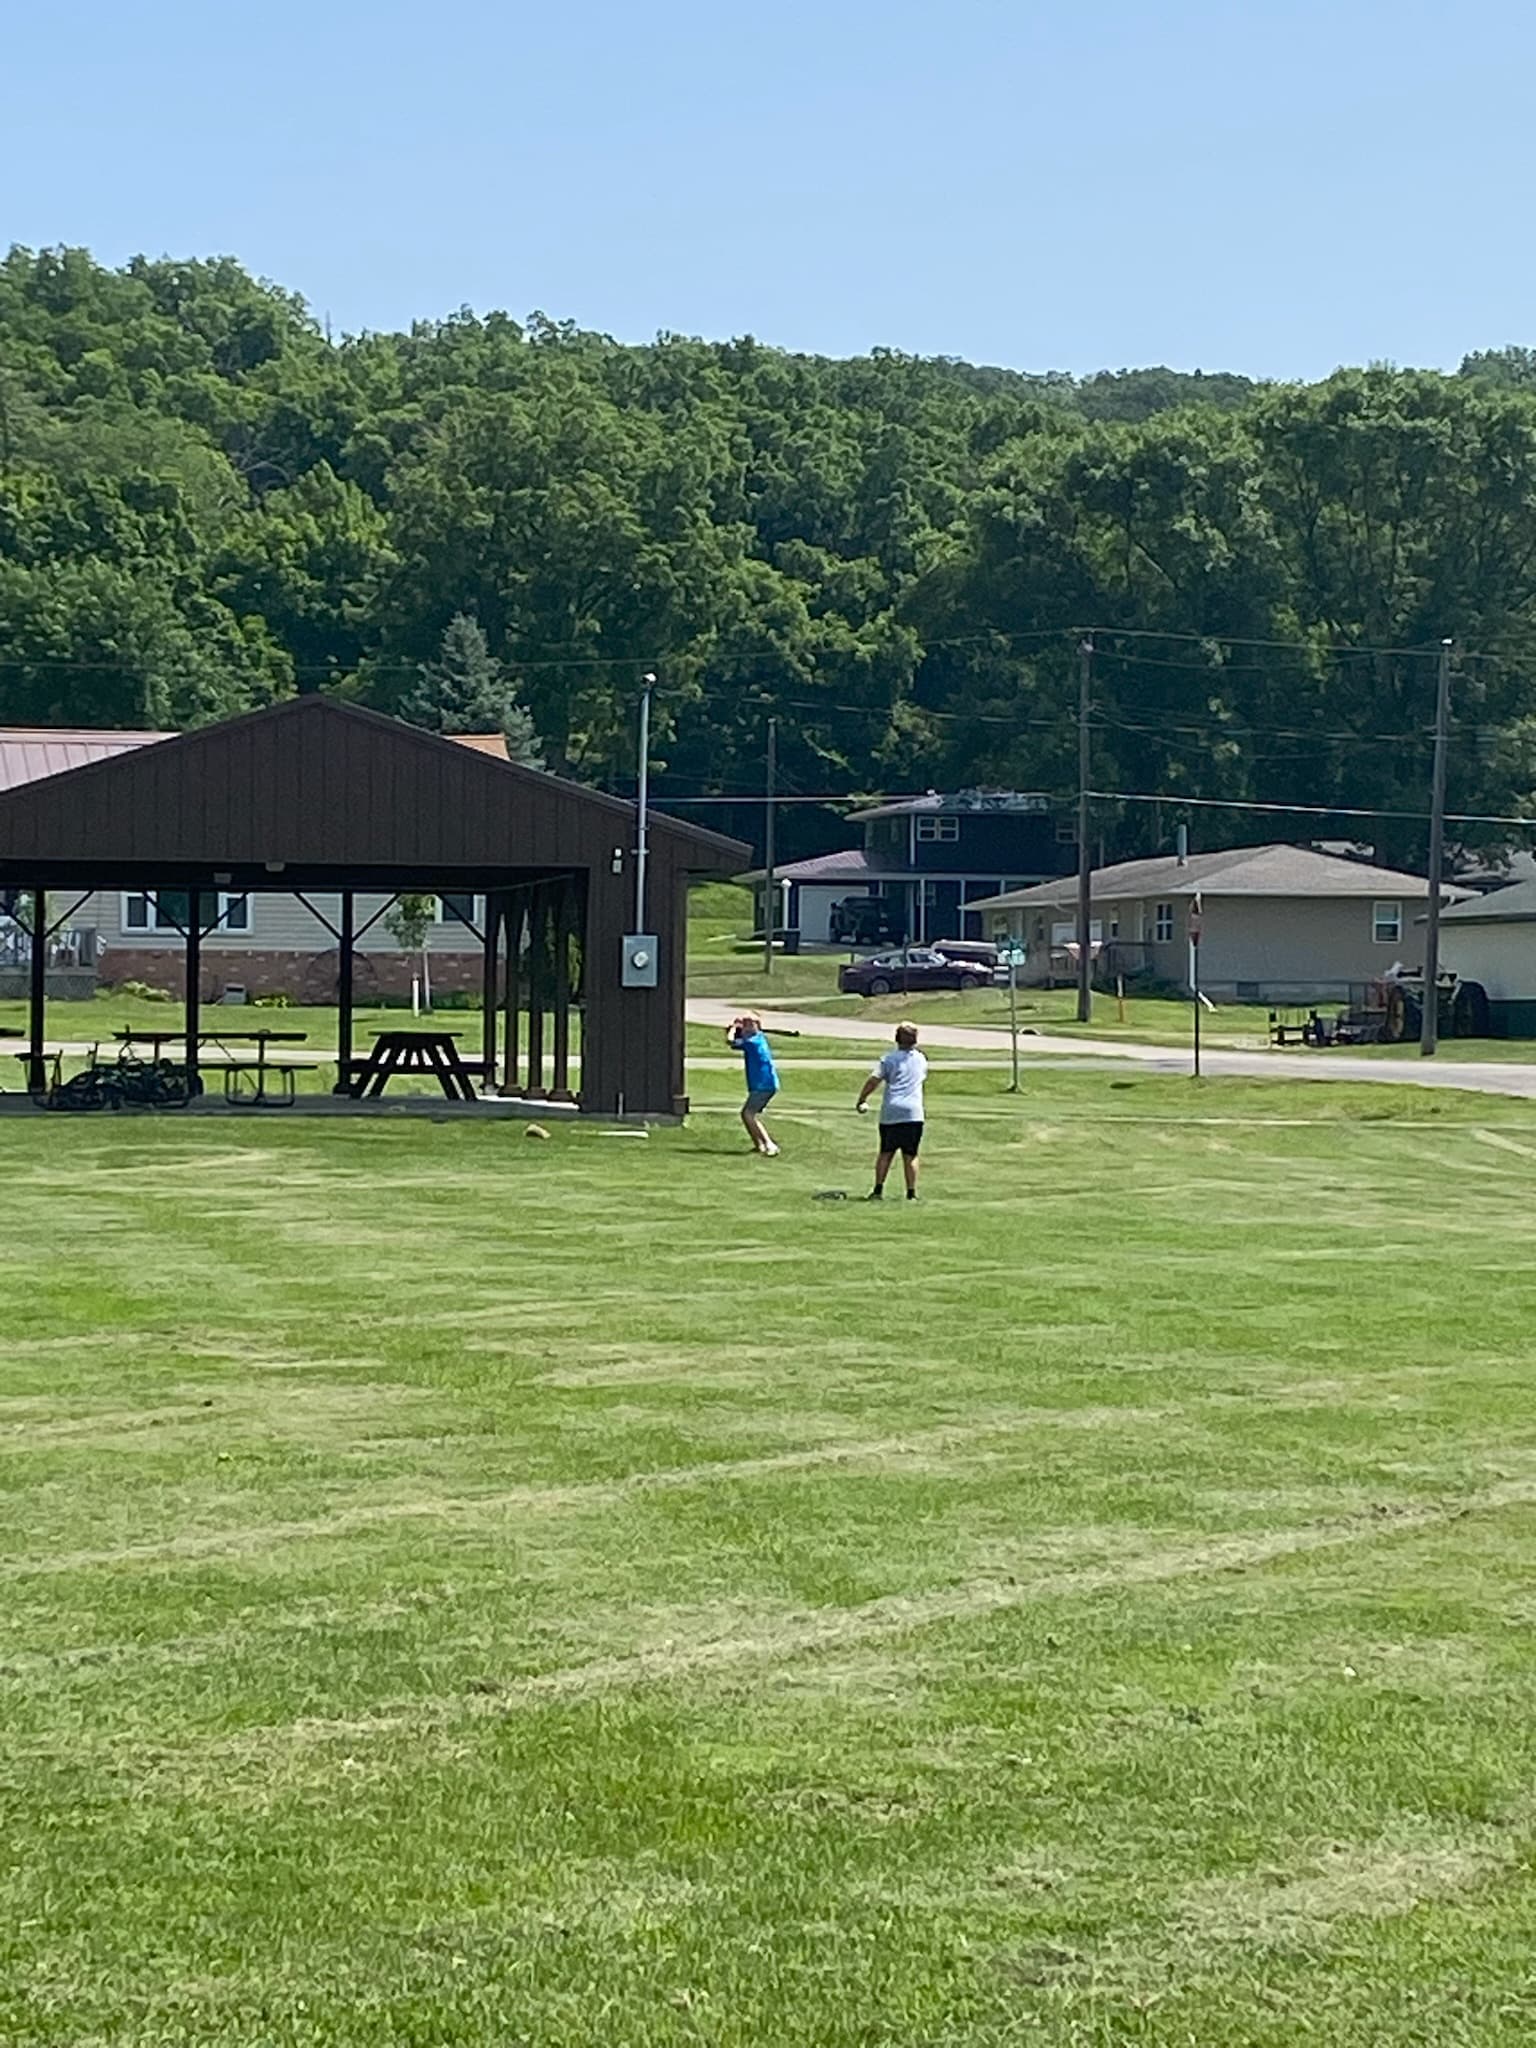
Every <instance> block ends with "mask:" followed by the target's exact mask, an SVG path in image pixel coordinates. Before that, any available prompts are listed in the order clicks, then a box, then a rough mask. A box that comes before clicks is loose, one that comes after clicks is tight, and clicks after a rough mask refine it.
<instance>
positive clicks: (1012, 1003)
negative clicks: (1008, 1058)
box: [1008, 946, 1022, 1095]
mask: <svg viewBox="0 0 1536 2048" xmlns="http://www.w3.org/2000/svg"><path fill="white" fill-rule="evenodd" d="M1021 957H1022V955H1021V954H1020V952H1019V949H1018V947H1017V946H1010V947H1009V948H1008V1032H1009V1036H1010V1037H1011V1038H1012V1040H1013V1080H1012V1082H1011V1083H1010V1084H1009V1089H1008V1092H1009V1094H1010V1095H1017V1094H1018V1092H1019V961H1020V959H1021Z"/></svg>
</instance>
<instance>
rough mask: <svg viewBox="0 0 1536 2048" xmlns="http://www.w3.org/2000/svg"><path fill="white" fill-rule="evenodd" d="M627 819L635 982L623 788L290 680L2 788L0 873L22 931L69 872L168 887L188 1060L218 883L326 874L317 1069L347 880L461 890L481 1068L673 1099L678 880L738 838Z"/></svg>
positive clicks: (720, 870)
mask: <svg viewBox="0 0 1536 2048" xmlns="http://www.w3.org/2000/svg"><path fill="white" fill-rule="evenodd" d="M647 836H648V844H649V859H648V863H647V886H646V901H647V916H646V929H647V930H648V931H649V932H652V933H654V934H656V935H657V940H658V945H657V948H656V952H657V960H658V968H657V971H656V974H655V985H654V986H653V987H643V986H641V987H636V986H627V985H625V984H626V974H625V970H624V965H623V962H624V955H625V939H626V936H627V935H628V934H630V933H631V932H632V931H633V930H634V917H635V858H636V851H637V814H636V809H635V806H634V805H633V804H630V803H626V802H624V801H622V800H621V799H619V798H617V797H610V796H604V795H601V794H600V793H598V792H596V791H594V790H590V789H583V788H581V787H580V786H579V785H577V784H575V783H571V782H565V781H562V780H561V779H560V778H558V777H556V776H553V775H544V774H540V773H537V772H536V771H534V770H532V769H527V768H519V767H515V766H513V765H512V764H511V763H509V762H507V761H503V760H497V759H495V758H494V757H492V756H489V755H487V754H483V753H480V752H477V751H476V750H475V749H473V748H470V747H463V746H457V745H455V744H454V743H453V742H451V741H449V740H444V739H440V738H438V737H437V736H436V735H434V734H432V733H426V732H421V731H419V730H418V729H417V728H415V727H414V726H408V725H402V724H401V723H400V722H399V721H398V720H396V719H392V718H385V717H381V716H380V715H379V714H378V713H377V712H372V711H364V710H361V709H359V708H358V707H357V706H355V705H350V704H346V703H343V702H340V701H338V700H337V699H336V698H333V697H325V696H308V697H297V698H294V699H291V700H290V701H289V702H287V703H284V704H280V705H277V706H275V707H274V708H272V709H271V710H266V711H258V712H253V713H251V714H250V715H249V716H247V717H244V718H237V719H232V720H230V721H229V722H227V723H225V724H222V725H214V726H207V727H204V728H203V729H201V730H200V731H197V732H191V733H185V734H181V735H179V736H178V737H176V738H173V739H167V740H162V741H158V742H156V743H155V744H153V745H149V746H144V747H139V748H137V749H135V750H134V751H132V752H129V753H124V754H120V755H118V756H116V757H115V758H113V759H110V760H101V761H95V762H92V763H90V764H89V765H87V766H85V767H81V768H76V769H73V770H70V771H68V772H66V773H64V774H60V775H51V776H48V777H46V778H44V779H43V780H40V781H36V782H31V783H27V784H25V785H24V786H22V787H20V788H17V789H12V790H8V791H5V792H3V793H0V889H16V890H26V891H29V892H32V893H33V896H34V901H35V905H36V906H37V909H36V912H35V923H36V928H37V929H38V930H39V931H40V932H41V933H43V934H46V933H47V932H49V931H50V930H52V929H53V928H54V927H55V926H56V925H58V924H60V923H63V922H64V921H66V919H67V917H68V916H69V914H70V910H71V901H70V899H78V898H79V897H80V896H81V895H82V894H84V893H86V892H90V891H95V890H98V889H112V890H120V891H129V892H145V893H153V892H156V891H166V892H170V891H175V892H177V894H178V895H179V896H180V897H184V898H185V899H186V901H187V904H188V910H187V926H186V1060H187V1065H188V1068H189V1070H190V1071H191V1072H192V1073H194V1074H195V1072H196V1069H197V1059H198V1042H199V1035H200V1020H199V1004H200V983H201V951H200V947H201V940H202V938H203V937H204V936H205V935H206V933H207V932H208V931H209V930H211V929H212V928H213V922H214V918H215V917H216V915H217V907H218V903H219V899H220V896H221V895H222V896H225V897H228V896H230V895H241V894H263V893H265V894H271V893H282V892H288V893H292V894H295V895H298V896H300V897H302V898H304V900H305V901H306V902H308V901H309V899H310V897H311V896H312V895H320V894H325V895H328V896H335V897H337V898H339V902H340V917H339V921H338V923H337V925H336V926H335V927H334V932H335V938H336V944H337V991H336V993H337V1039H338V1045H337V1050H338V1055H339V1059H340V1062H341V1064H340V1068H339V1074H340V1080H339V1082H338V1088H340V1087H342V1086H344V1085H345V1083H346V1081H347V1078H348V1075H349V1073H350V1071H351V1068H352V1065H353V1063H354V1048H353V1044H352V1023H353V971H352V970H353V947H354V945H355V943H356V938H357V931H356V925H355V911H354V906H355V900H356V897H357V896H358V895H359V894H360V893H367V894H370V895H376V894H381V893H382V894H385V895H391V896H393V895H396V894H407V893H411V894H414V893H418V892H419V893H421V894H423V895H426V894H433V895H438V896H447V895H455V896H463V895H474V896H478V897H482V898H483V899H484V902H485V906H486V909H485V917H484V929H483V931H481V932H480V936H481V939H482V941H483V945H484V963H485V965H484V998H485V1068H484V1074H485V1080H486V1083H487V1085H488V1086H490V1087H493V1088H497V1089H499V1091H500V1092H501V1093H502V1094H505V1095H519V1094H521V1095H526V1096H529V1097H531V1098H533V1099H535V1100H543V1099H550V1100H554V1101H562V1100H563V1101H568V1102H569V1101H575V1103H576V1104H577V1106H578V1107H579V1108H580V1109H582V1110H584V1111H587V1112H590V1113H593V1114H601V1115H607V1116H613V1115H644V1116H680V1115H682V1114H683V1113H684V1112H685V1111H686V1109H687V1106H688V1104H687V1097H686V1095H685V1093H684V1081H683V1034H684V1023H683V1001H684V977H685V969H686V917H687V895H688V881H689V878H690V876H695V875H702V876H713V877H716V878H719V877H722V876H726V875H732V874H738V873H740V872H741V871H742V870H743V869H744V868H745V867H746V866H747V865H748V862H749V858H750V854H749V849H748V848H747V847H745V846H743V845H741V844H740V843H739V842H737V841H735V840H731V839H723V838H720V837H719V836H717V835H716V834H715V833H712V832H705V831H701V830H699V829H698V828H697V827H695V826H691V825H686V824H682V823H680V822H679V821H678V820H676V819H674V818H668V817H664V816H659V815H657V814H655V813H654V812H653V813H652V814H651V817H650V821H649V832H648V835H647ZM313 907H314V906H313V904H311V908H313ZM46 955H47V947H46V945H44V944H40V943H36V942H35V941H34V944H33V947H32V981H31V1016H30V1059H29V1074H30V1080H31V1085H32V1086H33V1088H41V1087H42V1086H43V1085H44V1083H45V1080H46V1075H45V1045H44V1002H45V986H46V985H45V980H44V972H45V964H46ZM628 978H629V979H633V971H632V970H631V973H630V975H629V977H628ZM577 1008H579V1009H580V1012H581V1034H580V1084H579V1088H576V1089H573V1088H572V1086H571V1075H572V1071H573V1065H574V1061H573V1056H572V1044H571V1017H572V1014H573V1012H574V1011H575V1010H576V1009H577Z"/></svg>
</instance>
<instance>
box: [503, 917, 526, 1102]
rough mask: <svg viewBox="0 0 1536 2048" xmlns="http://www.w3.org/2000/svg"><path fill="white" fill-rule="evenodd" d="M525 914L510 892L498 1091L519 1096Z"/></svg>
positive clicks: (520, 1089)
mask: <svg viewBox="0 0 1536 2048" xmlns="http://www.w3.org/2000/svg"><path fill="white" fill-rule="evenodd" d="M526 914H527V900H526V897H525V895H524V892H523V891H522V890H521V889H514V890H512V891H511V892H510V893H509V895H508V897H507V903H506V928H507V980H506V992H507V1032H506V1052H505V1056H504V1058H505V1063H504V1065H503V1068H502V1083H501V1092H502V1094H503V1095H521V1094H522V1092H523V1076H522V1069H521V1065H520V1061H521V1059H522V1036H521V1034H522V1002H523V991H522V979H523V919H524V917H525V916H526Z"/></svg>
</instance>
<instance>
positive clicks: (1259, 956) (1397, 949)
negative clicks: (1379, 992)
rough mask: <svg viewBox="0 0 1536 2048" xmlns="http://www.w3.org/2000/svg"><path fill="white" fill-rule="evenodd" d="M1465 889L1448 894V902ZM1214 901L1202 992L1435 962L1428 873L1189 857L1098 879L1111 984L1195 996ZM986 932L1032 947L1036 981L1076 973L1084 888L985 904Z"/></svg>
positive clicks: (1348, 982)
mask: <svg viewBox="0 0 1536 2048" xmlns="http://www.w3.org/2000/svg"><path fill="white" fill-rule="evenodd" d="M1469 893H1470V892H1469V891H1468V890H1465V889H1456V888H1451V887H1445V888H1443V889H1442V892H1441V901H1442V902H1443V903H1459V902H1461V901H1462V900H1463V899H1464V898H1465V897H1467V896H1468V895H1469ZM1197 896H1198V897H1199V899H1200V905H1201V940H1200V985H1201V987H1202V988H1203V989H1204V990H1205V991H1206V992H1207V994H1209V995H1210V996H1212V997H1213V998H1217V999H1220V998H1225V999H1226V1000H1228V1001H1233V1002H1270V1003H1310V1002H1326V1001H1330V1000H1332V999H1333V998H1335V997H1338V998H1340V999H1342V1000H1346V1001H1347V1000H1348V998H1349V995H1350V991H1351V990H1352V989H1354V988H1358V987H1359V986H1360V985H1361V984H1363V983H1365V982H1368V981H1372V980H1375V979H1376V978H1377V977H1378V976H1380V975H1383V974H1385V973H1386V972H1387V971H1388V969H1390V968H1392V967H1394V966H1404V967H1414V966H1418V965H1421V964H1422V961H1423V954H1424V932H1423V926H1422V924H1421V923H1419V922H1418V920H1419V919H1420V918H1422V917H1423V915H1424V914H1425V912H1426V910H1427V906H1428V903H1429V886H1428V884H1427V882H1426V881H1425V879H1424V877H1423V876H1422V875H1410V874H1404V873H1402V872H1400V871H1399V870H1397V869H1395V868H1381V867H1375V866H1373V865H1371V864H1369V863H1367V862H1364V861H1354V860H1348V859H1345V858H1343V857H1341V856H1339V855H1335V854H1326V853H1316V852H1314V851H1313V850H1312V849H1311V848H1310V847H1305V846H1279V845H1271V846H1238V847H1229V848H1228V849H1226V850H1225V851H1224V852H1221V853H1192V854H1190V855H1189V856H1188V857H1187V858H1186V859H1184V860H1179V859H1178V858H1177V857H1176V856H1173V855H1167V854H1162V855H1158V856H1157V857H1156V858H1154V859H1151V860H1131V861H1120V862H1118V863H1116V864H1115V865H1114V866H1112V867H1106V868H1099V869H1097V870H1096V871H1095V872H1094V875H1093V881H1092V897H1091V927H1090V934H1089V936H1090V943H1091V944H1092V945H1093V947H1094V949H1095V954H1096V956H1097V959H1098V962H1099V969H1098V971H1099V977H1100V979H1108V978H1112V977H1113V976H1114V975H1115V974H1116V973H1123V974H1124V975H1126V977H1127V978H1128V979H1134V978H1137V977H1143V978H1148V979H1151V980H1155V981H1160V982H1164V983H1170V984H1173V985H1175V986H1177V987H1180V988H1187V987H1188V985H1189V974H1190V953H1189V944H1190V930H1189V921H1190V913H1191V911H1192V909H1193V907H1194V903H1195V899H1196V897H1197ZM970 908H971V909H972V910H973V911H974V912H976V913H977V914H978V915H979V916H980V917H981V918H983V919H984V920H985V926H986V936H988V937H995V938H999V939H1007V940H1011V941H1012V942H1013V943H1014V944H1016V945H1022V946H1023V948H1024V952H1025V960H1026V965H1025V968H1024V971H1023V972H1024V979H1026V980H1030V981H1036V982H1045V981H1048V980H1051V979H1054V978H1057V977H1059V976H1060V975H1061V974H1062V973H1063V972H1065V971H1067V970H1068V967H1069V962H1070V958H1071V954H1070V952H1069V949H1071V948H1073V947H1075V944H1076V939H1077V878H1076V876H1075V875H1074V876H1072V877H1070V878H1064V879H1062V880H1061V881H1056V882H1048V883H1045V884H1043V885H1041V886H1040V887H1037V888H1033V889H1021V890H1013V891H1007V892H1004V893H1003V894H1000V895H997V896H993V897H990V898H986V899H983V900H982V901H980V902H977V903H973V904H971V905H970Z"/></svg>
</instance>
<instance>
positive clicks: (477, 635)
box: [400, 612, 544, 768]
mask: <svg viewBox="0 0 1536 2048" xmlns="http://www.w3.org/2000/svg"><path fill="white" fill-rule="evenodd" d="M400 714H401V716H402V717H403V718H407V719H409V720H410V722H411V724H412V725H421V726H425V727H426V728H427V730H428V731H429V732H442V733H454V732H499V733H502V734H504V735H505V738H506V742H507V752H508V754H509V755H510V756H511V758H512V759H513V760H514V761H517V762H520V763H521V764H522V766H523V767H525V768H542V767H543V766H544V750H543V748H542V747H541V746H540V745H539V736H538V733H537V731H536V730H535V729H534V723H533V718H532V715H531V714H530V713H529V711H528V710H527V709H526V707H525V706H524V705H522V704H520V703H519V702H518V700H517V686H516V684H515V683H514V682H513V681H512V679H511V677H510V676H509V675H508V674H507V672H506V670H505V669H504V668H503V667H502V665H501V663H500V662H499V661H497V660H496V658H495V656H494V655H493V654H492V653H491V650H490V648H489V647H488V646H487V644H486V638H485V634H484V632H483V631H482V630H481V627H480V622H479V620H478V619H472V618H470V617H469V615H468V614H467V613H466V612H455V614H454V616H453V617H452V618H451V619H450V620H449V621H448V624H447V626H446V628H445V629H444V632H443V644H442V647H441V649H440V651H439V653H438V656H437V659H436V660H435V661H428V662H423V663H422V665H421V680H420V682H419V683H418V684H417V685H416V687H415V689H414V690H412V691H411V693H410V694H409V696H407V697H405V698H403V699H402V700H401V704H400Z"/></svg>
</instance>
